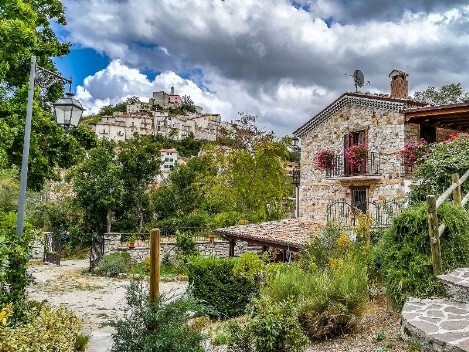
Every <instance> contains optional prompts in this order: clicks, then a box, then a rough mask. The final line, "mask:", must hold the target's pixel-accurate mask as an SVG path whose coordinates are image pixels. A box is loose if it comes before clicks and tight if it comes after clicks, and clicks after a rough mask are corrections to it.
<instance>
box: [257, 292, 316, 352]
mask: <svg viewBox="0 0 469 352" xmlns="http://www.w3.org/2000/svg"><path fill="white" fill-rule="evenodd" d="M250 318H251V319H250V321H249V323H248V330H249V332H250V334H251V336H252V337H253V340H254V345H255V346H256V351H258V352H277V351H282V352H298V351H303V350H304V346H305V345H306V344H307V343H308V339H307V338H306V336H305V335H304V334H303V331H302V330H301V326H300V323H299V321H298V318H297V306H296V304H295V303H294V302H291V301H281V302H277V301H272V300H268V299H259V300H256V301H255V302H254V304H253V311H252V313H251V316H250Z"/></svg>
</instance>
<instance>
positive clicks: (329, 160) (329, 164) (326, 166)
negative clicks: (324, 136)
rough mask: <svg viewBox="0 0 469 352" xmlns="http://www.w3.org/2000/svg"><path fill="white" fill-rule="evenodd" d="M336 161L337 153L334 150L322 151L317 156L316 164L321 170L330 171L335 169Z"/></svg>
mask: <svg viewBox="0 0 469 352" xmlns="http://www.w3.org/2000/svg"><path fill="white" fill-rule="evenodd" d="M334 159H335V152H334V151H333V150H330V149H322V150H320V151H319V152H318V153H317V154H316V156H315V158H314V162H315V164H316V167H317V168H318V169H319V170H323V171H328V170H332V169H333V168H334Z"/></svg>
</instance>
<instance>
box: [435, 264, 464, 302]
mask: <svg viewBox="0 0 469 352" xmlns="http://www.w3.org/2000/svg"><path fill="white" fill-rule="evenodd" d="M438 278H439V279H440V280H441V281H442V282H443V283H444V284H445V287H446V293H447V295H448V296H449V297H451V298H452V299H454V300H456V301H460V302H465V303H469V268H458V269H455V270H453V271H451V272H450V273H448V274H445V275H440V276H438Z"/></svg>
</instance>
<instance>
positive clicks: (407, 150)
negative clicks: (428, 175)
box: [400, 139, 430, 168]
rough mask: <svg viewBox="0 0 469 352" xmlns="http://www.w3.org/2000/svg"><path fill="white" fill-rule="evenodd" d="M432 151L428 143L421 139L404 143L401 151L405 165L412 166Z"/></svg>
mask: <svg viewBox="0 0 469 352" xmlns="http://www.w3.org/2000/svg"><path fill="white" fill-rule="evenodd" d="M429 152H430V148H429V146H428V143H427V142H426V141H425V140H424V139H421V140H420V141H410V142H408V143H406V144H405V145H404V149H403V150H401V151H400V154H401V156H402V157H403V159H404V166H405V167H408V168H410V167H412V166H414V165H416V164H418V163H419V162H420V161H421V160H422V158H423V157H424V156H425V155H427V154H428V153H429Z"/></svg>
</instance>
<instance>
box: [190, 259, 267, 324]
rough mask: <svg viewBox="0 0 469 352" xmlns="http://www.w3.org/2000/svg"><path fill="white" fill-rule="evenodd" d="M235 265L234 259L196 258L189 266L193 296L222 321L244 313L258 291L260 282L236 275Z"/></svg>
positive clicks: (235, 260)
mask: <svg viewBox="0 0 469 352" xmlns="http://www.w3.org/2000/svg"><path fill="white" fill-rule="evenodd" d="M236 263H237V259H235V258H223V259H218V258H204V257H194V258H192V259H191V260H190V261H189V264H188V270H189V285H190V292H191V294H192V295H193V296H194V297H195V298H196V299H198V300H201V301H203V302H204V303H206V304H207V305H208V306H210V307H211V308H213V310H214V314H216V315H217V316H218V317H220V318H230V317H235V316H239V315H241V314H243V313H244V310H245V307H246V305H247V304H248V303H249V301H250V300H251V298H252V297H253V296H256V295H257V294H258V291H259V286H258V284H257V283H255V282H253V281H251V280H249V279H248V278H246V277H244V276H242V275H239V274H235V273H234V270H233V269H234V267H235V265H236Z"/></svg>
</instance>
